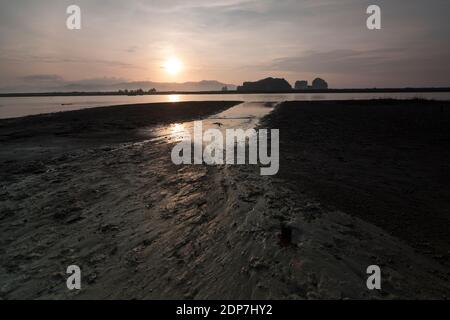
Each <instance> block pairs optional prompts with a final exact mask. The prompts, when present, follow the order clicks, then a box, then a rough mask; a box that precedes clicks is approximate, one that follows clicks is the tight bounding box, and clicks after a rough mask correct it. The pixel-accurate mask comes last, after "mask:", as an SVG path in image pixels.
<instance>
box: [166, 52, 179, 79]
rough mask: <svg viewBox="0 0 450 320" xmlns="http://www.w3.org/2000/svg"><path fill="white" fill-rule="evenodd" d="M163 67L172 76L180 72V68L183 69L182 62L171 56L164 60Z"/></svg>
mask: <svg viewBox="0 0 450 320" xmlns="http://www.w3.org/2000/svg"><path fill="white" fill-rule="evenodd" d="M164 69H165V70H166V72H168V73H169V74H171V75H173V76H174V75H177V74H178V73H180V71H181V69H183V64H182V62H181V61H180V60H179V59H177V58H175V57H172V58H169V59H167V60H166V62H164Z"/></svg>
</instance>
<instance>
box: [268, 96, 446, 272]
mask: <svg viewBox="0 0 450 320" xmlns="http://www.w3.org/2000/svg"><path fill="white" fill-rule="evenodd" d="M266 121H267V124H268V125H269V126H270V127H274V128H279V129H280V130H281V136H282V138H281V146H280V149H281V150H282V151H281V153H282V165H281V170H280V171H281V172H280V176H281V177H283V179H285V180H286V181H288V182H289V183H291V184H293V185H295V187H296V188H297V189H301V190H303V191H305V192H307V193H308V195H310V196H312V197H315V198H318V199H320V201H321V202H322V203H324V204H327V205H329V206H330V207H333V208H336V209H339V210H342V211H345V212H346V213H349V214H351V215H354V216H356V217H359V218H362V219H364V220H365V221H368V222H370V223H373V224H375V225H377V226H379V227H381V228H383V229H384V230H386V231H387V232H388V233H390V234H392V235H394V236H397V237H399V238H400V239H402V240H404V241H405V242H406V243H408V244H409V245H411V246H412V247H414V248H415V249H416V250H417V251H419V252H421V253H423V254H426V255H428V256H430V257H432V258H434V259H436V260H437V261H439V262H440V263H442V264H444V265H446V266H450V260H449V258H450V233H449V229H448V228H449V226H450V102H445V101H442V102H438V101H425V100H411V101H399V100H371V101H346V102H338V101H334V102H333V101H330V102H286V103H284V104H283V105H281V106H280V107H279V108H278V109H277V110H276V111H275V112H274V113H272V114H271V115H270V116H269V117H268V118H267V119H266Z"/></svg>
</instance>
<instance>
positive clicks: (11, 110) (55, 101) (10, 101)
mask: <svg viewBox="0 0 450 320" xmlns="http://www.w3.org/2000/svg"><path fill="white" fill-rule="evenodd" d="M380 98H395V99H411V98H427V99H435V100H450V93H447V92H439V93H321V94H298V93H292V94H208V95H206V94H205V95H198V94H197V95H196V94H192V95H152V96H132V97H129V96H93V97H20V98H2V97H0V119H5V118H16V117H23V116H29V115H36V114H42V113H53V112H60V111H70V110H79V109H86V108H94V107H105V106H112V105H120V104H133V103H156V102H180V101H224V100H233V101H243V102H282V101H296V100H299V101H300V100H355V99H356V100H361V99H380Z"/></svg>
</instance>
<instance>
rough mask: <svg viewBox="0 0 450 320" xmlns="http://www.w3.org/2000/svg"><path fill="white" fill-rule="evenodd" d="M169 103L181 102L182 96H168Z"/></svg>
mask: <svg viewBox="0 0 450 320" xmlns="http://www.w3.org/2000/svg"><path fill="white" fill-rule="evenodd" d="M168 98H169V102H180V95H179V94H171V95H169V96H168Z"/></svg>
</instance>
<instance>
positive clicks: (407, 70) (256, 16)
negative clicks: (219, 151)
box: [0, 0, 450, 88]
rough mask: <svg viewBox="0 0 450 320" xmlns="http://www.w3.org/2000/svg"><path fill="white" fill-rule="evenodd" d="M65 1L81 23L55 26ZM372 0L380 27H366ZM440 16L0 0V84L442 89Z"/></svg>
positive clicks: (434, 4) (343, 2)
mask: <svg viewBox="0 0 450 320" xmlns="http://www.w3.org/2000/svg"><path fill="white" fill-rule="evenodd" d="M72 4H76V5H78V6H79V7H80V8H81V21H82V25H81V26H82V28H81V30H68V29H67V27H66V19H67V17H68V15H67V14H66V9H67V7H68V6H69V5H72ZM371 4H376V5H378V6H380V8H381V14H382V16H381V17H382V29H381V30H368V29H367V27H366V19H367V18H368V15H367V14H366V9H367V7H368V6H369V5H371ZM449 14H450V1H448V0H429V1H423V0H408V1H405V0H388V1H376V0H370V1H365V0H339V1H337V0H333V1H331V0H303V1H301V0H127V1H123V0H70V1H67V0H15V1H11V0H0V88H2V87H3V88H4V87H14V86H25V85H29V84H33V85H35V86H48V85H51V86H53V85H58V84H63V83H68V82H75V81H81V80H82V81H85V82H89V81H91V82H92V83H115V82H122V81H157V82H185V81H200V80H218V81H221V82H224V83H232V84H241V83H242V82H243V81H248V80H258V79H261V78H265V77H268V76H273V77H282V78H285V79H287V80H288V81H290V82H291V84H294V82H295V81H296V80H309V81H312V80H313V79H314V78H315V77H321V78H324V79H325V80H327V81H328V82H329V84H330V87H333V88H352V87H353V88H361V87H407V86H420V87H430V86H450V41H449V38H450V23H449V22H448V16H449ZM170 59H172V60H173V59H176V60H177V61H178V63H180V64H181V68H180V70H179V71H178V70H177V71H178V72H168V71H169V70H167V61H168V60H170Z"/></svg>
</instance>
